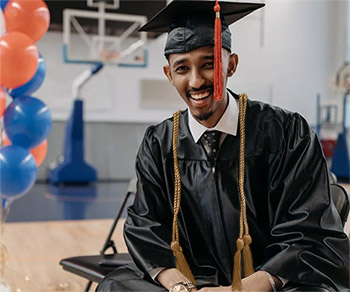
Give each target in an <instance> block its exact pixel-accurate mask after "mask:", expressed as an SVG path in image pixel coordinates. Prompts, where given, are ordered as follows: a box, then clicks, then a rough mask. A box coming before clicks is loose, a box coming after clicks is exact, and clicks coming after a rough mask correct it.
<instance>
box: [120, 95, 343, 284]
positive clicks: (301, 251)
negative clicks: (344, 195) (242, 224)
mask: <svg viewBox="0 0 350 292" xmlns="http://www.w3.org/2000/svg"><path fill="white" fill-rule="evenodd" d="M172 127H173V121H172V119H168V120H165V121H164V122H162V123H161V124H159V125H157V126H151V127H150V128H149V129H148V130H147V132H146V134H145V137H144V140H143V142H142V145H141V147H140V150H139V153H138V156H137V161H136V170H137V176H138V190H137V195H136V198H135V202H134V205H133V206H132V207H130V208H129V210H128V217H127V220H126V223H125V229H124V236H125V240H126V244H127V246H128V249H129V252H130V254H131V256H132V257H133V259H134V261H135V263H136V265H137V266H138V268H139V269H140V270H141V271H143V272H145V273H146V274H147V273H148V271H150V270H152V269H154V268H157V267H175V259H174V256H173V253H172V251H171V250H170V242H171V230H172V218H173V193H174V171H173V154H172ZM238 149H239V134H238V135H237V136H232V135H227V137H226V138H225V140H224V141H223V143H222V145H221V148H220V150H219V153H218V158H217V162H216V165H215V171H214V170H213V165H212V164H211V162H210V161H209V160H208V158H207V156H206V153H205V150H204V148H203V146H202V145H201V144H200V143H198V144H196V143H195V142H194V140H193V138H192V136H191V134H190V130H189V126H188V111H187V110H186V111H183V112H182V113H181V116H180V130H179V140H178V159H179V169H180V174H181V186H182V197H181V212H180V214H179V230H180V243H181V245H182V248H183V250H184V254H185V257H186V259H187V261H188V263H189V265H190V267H191V270H192V272H193V274H194V276H195V278H196V280H197V282H199V283H205V282H209V283H211V284H213V285H230V284H231V281H232V270H233V257H234V253H235V250H236V239H237V237H238V232H239V206H240V203H239V195H238V179H237V177H238V152H239V151H238ZM245 159H246V162H245V168H246V173H245V195H246V203H247V217H248V223H249V228H250V234H251V236H252V239H253V243H252V245H251V249H252V254H253V260H254V266H255V268H256V269H261V270H266V271H268V272H269V273H271V274H273V275H277V276H279V277H282V278H284V279H286V280H288V281H290V282H294V283H297V284H300V285H311V286H321V287H327V288H329V289H331V290H333V289H334V290H347V289H348V288H349V240H348V238H347V236H346V235H345V234H344V233H343V228H342V223H341V220H340V217H339V215H338V213H337V211H336V209H335V206H334V204H333V202H332V201H331V198H330V192H329V181H328V172H327V165H326V161H325V159H324V156H323V153H322V150H321V147H320V143H319V141H318V139H317V137H316V135H315V133H314V132H313V131H312V130H311V129H310V127H309V126H308V124H307V122H306V121H305V120H304V119H303V118H302V117H301V116H300V115H299V114H296V113H290V112H287V111H284V110H282V109H279V108H276V107H272V106H270V105H267V104H264V103H261V102H257V101H250V100H248V105H247V116H246V151H245Z"/></svg>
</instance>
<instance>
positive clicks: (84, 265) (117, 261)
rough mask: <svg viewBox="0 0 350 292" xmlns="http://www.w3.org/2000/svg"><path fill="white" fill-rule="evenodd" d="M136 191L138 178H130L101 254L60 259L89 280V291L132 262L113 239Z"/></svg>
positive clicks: (62, 263)
mask: <svg viewBox="0 0 350 292" xmlns="http://www.w3.org/2000/svg"><path fill="white" fill-rule="evenodd" d="M135 193H136V178H134V179H132V180H130V182H129V185H128V187H127V189H126V193H125V197H124V200H123V203H122V205H121V206H120V209H119V211H118V214H117V216H116V218H115V219H114V222H113V224H112V227H111V229H110V231H109V234H108V236H107V239H106V241H105V243H104V245H103V248H102V250H101V251H100V254H99V255H90V256H76V257H70V258H66V259H62V260H61V261H60V265H61V266H62V268H63V269H64V270H66V271H68V272H71V273H73V274H76V275H78V276H80V277H83V278H85V279H87V280H89V282H88V284H87V286H86V288H85V291H89V289H90V287H91V284H92V282H97V283H100V282H101V281H102V279H103V278H104V277H105V276H106V275H107V274H109V273H110V272H112V271H113V270H114V269H115V268H117V267H119V266H122V265H126V264H128V263H130V262H132V259H131V257H130V255H129V254H128V253H118V251H117V248H116V246H115V244H114V241H113V240H112V239H111V238H112V235H113V232H114V230H115V227H116V226H117V223H118V221H119V219H120V217H121V215H122V213H123V211H124V209H125V207H126V206H127V202H128V200H129V198H130V196H131V195H135ZM109 248H111V249H112V250H113V253H112V254H106V251H107V250H108V249H109Z"/></svg>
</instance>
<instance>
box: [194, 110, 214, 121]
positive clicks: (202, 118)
mask: <svg viewBox="0 0 350 292" xmlns="http://www.w3.org/2000/svg"><path fill="white" fill-rule="evenodd" d="M213 114H214V111H209V112H207V113H202V114H198V115H195V116H194V117H195V118H196V119H197V120H198V121H206V120H208V119H209V118H210V117H211V116H212V115H213Z"/></svg>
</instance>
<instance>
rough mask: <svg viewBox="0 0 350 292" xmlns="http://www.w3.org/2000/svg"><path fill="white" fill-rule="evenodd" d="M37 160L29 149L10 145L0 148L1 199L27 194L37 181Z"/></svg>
mask: <svg viewBox="0 0 350 292" xmlns="http://www.w3.org/2000/svg"><path fill="white" fill-rule="evenodd" d="M36 173H37V167H36V164H35V160H34V158H33V156H32V154H30V152H29V151H28V150H27V149H24V148H22V147H18V146H14V145H10V146H5V147H2V148H0V197H1V198H14V197H17V196H20V195H23V194H25V193H27V192H28V191H29V190H30V188H31V187H32V186H33V184H34V182H35V179H36Z"/></svg>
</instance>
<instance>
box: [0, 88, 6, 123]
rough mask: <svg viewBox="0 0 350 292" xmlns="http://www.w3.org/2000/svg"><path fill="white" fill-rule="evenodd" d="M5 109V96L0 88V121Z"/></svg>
mask: <svg viewBox="0 0 350 292" xmlns="http://www.w3.org/2000/svg"><path fill="white" fill-rule="evenodd" d="M5 109H6V95H5V92H4V90H3V89H2V88H1V86H0V119H1V117H2V115H3V114H4V112H5Z"/></svg>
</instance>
